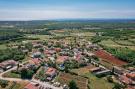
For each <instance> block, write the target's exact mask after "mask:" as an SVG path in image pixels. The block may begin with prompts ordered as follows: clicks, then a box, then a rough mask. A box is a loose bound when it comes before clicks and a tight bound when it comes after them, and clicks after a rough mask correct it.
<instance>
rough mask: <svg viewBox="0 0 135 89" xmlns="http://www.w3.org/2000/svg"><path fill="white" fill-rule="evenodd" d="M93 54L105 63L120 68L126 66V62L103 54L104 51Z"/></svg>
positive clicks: (105, 53)
mask: <svg viewBox="0 0 135 89" xmlns="http://www.w3.org/2000/svg"><path fill="white" fill-rule="evenodd" d="M94 54H95V55H96V56H98V57H99V58H102V59H103V60H105V61H108V62H110V63H113V64H114V65H118V66H122V65H125V64H127V63H126V62H124V61H122V60H120V59H118V58H116V57H114V56H112V55H111V54H109V53H107V52H105V51H104V50H98V51H96V52H95V53H94Z"/></svg>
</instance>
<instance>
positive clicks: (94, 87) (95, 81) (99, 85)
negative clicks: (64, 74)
mask: <svg viewBox="0 0 135 89" xmlns="http://www.w3.org/2000/svg"><path fill="white" fill-rule="evenodd" d="M85 76H87V77H88V78H89V81H90V83H89V86H90V88H91V89H112V88H113V84H112V83H109V82H108V81H107V80H106V78H97V77H96V76H94V75H93V74H91V73H87V74H85Z"/></svg>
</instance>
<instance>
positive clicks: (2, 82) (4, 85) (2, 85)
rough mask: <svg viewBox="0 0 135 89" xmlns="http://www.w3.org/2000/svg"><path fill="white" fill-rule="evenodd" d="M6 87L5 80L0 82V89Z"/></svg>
mask: <svg viewBox="0 0 135 89" xmlns="http://www.w3.org/2000/svg"><path fill="white" fill-rule="evenodd" d="M7 85H8V81H6V80H0V86H1V87H2V88H5V87H6V86H7Z"/></svg>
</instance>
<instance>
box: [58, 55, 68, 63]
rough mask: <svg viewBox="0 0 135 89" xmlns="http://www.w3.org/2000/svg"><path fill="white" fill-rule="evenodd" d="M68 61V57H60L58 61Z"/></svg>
mask: <svg viewBox="0 0 135 89" xmlns="http://www.w3.org/2000/svg"><path fill="white" fill-rule="evenodd" d="M66 60H68V56H59V57H58V58H57V60H56V61H57V62H60V63H63V62H65V61H66Z"/></svg>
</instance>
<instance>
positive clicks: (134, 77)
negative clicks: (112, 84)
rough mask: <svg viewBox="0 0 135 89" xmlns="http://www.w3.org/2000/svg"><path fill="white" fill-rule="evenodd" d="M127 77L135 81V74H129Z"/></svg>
mask: <svg viewBox="0 0 135 89" xmlns="http://www.w3.org/2000/svg"><path fill="white" fill-rule="evenodd" d="M126 76H127V77H128V78H130V79H132V80H134V81H135V73H127V74H126Z"/></svg>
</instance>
